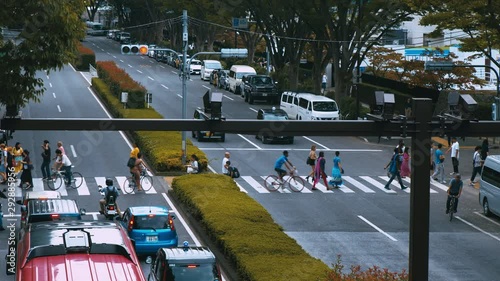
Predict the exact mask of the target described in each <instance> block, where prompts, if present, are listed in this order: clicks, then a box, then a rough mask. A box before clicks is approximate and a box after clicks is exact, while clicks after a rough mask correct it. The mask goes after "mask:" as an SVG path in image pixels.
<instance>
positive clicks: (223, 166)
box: [222, 151, 231, 175]
mask: <svg viewBox="0 0 500 281" xmlns="http://www.w3.org/2000/svg"><path fill="white" fill-rule="evenodd" d="M229 158H231V154H230V153H229V151H226V152H225V153H224V159H222V173H223V174H224V175H227V174H228V173H229V171H228V169H227V168H226V164H227V161H229Z"/></svg>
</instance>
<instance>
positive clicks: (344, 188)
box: [326, 176, 354, 193]
mask: <svg viewBox="0 0 500 281" xmlns="http://www.w3.org/2000/svg"><path fill="white" fill-rule="evenodd" d="M330 180H332V177H330V176H328V177H327V178H326V181H327V182H330ZM337 189H338V190H340V191H342V192H344V193H354V190H352V189H350V188H349V187H347V186H345V184H344V183H342V184H341V185H340V186H339V187H338V188H337Z"/></svg>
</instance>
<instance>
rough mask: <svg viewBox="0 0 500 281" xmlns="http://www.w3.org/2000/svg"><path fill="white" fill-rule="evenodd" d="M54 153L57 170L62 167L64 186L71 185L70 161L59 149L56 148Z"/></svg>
mask: <svg viewBox="0 0 500 281" xmlns="http://www.w3.org/2000/svg"><path fill="white" fill-rule="evenodd" d="M56 155H57V160H56V163H57V164H58V168H57V170H58V171H59V170H61V169H62V170H63V171H64V181H65V182H66V186H71V165H72V164H71V161H70V160H69V158H68V156H66V154H63V153H62V151H61V150H60V149H56Z"/></svg>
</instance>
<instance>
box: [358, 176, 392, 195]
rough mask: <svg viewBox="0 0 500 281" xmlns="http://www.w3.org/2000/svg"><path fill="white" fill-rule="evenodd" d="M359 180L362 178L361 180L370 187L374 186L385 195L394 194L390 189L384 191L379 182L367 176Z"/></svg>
mask: <svg viewBox="0 0 500 281" xmlns="http://www.w3.org/2000/svg"><path fill="white" fill-rule="evenodd" d="M360 178H362V179H363V180H365V181H367V182H369V183H370V184H371V185H374V186H375V187H376V188H378V189H380V190H382V191H383V192H385V193H393V194H396V191H394V190H392V189H389V190H387V189H385V188H384V186H385V185H383V184H381V183H380V182H378V181H376V180H374V179H372V178H370V177H368V176H360Z"/></svg>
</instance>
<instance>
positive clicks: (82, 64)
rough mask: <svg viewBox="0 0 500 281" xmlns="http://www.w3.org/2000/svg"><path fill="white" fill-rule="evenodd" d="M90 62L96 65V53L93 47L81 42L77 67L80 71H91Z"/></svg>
mask: <svg viewBox="0 0 500 281" xmlns="http://www.w3.org/2000/svg"><path fill="white" fill-rule="evenodd" d="M90 64H91V65H92V66H94V67H95V53H94V51H92V50H91V49H89V48H87V47H84V46H82V45H81V44H80V45H79V46H78V54H77V61H76V64H75V68H76V69H77V70H79V71H89V65H90Z"/></svg>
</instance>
